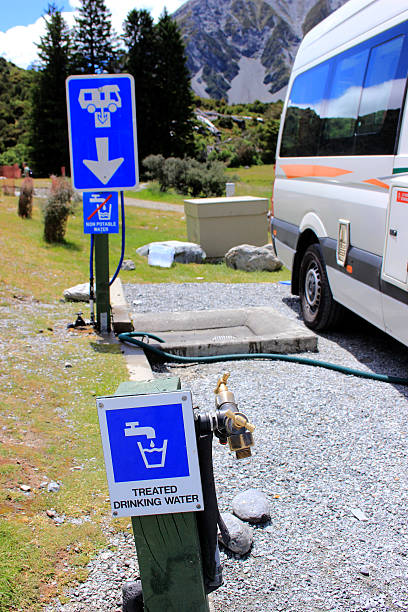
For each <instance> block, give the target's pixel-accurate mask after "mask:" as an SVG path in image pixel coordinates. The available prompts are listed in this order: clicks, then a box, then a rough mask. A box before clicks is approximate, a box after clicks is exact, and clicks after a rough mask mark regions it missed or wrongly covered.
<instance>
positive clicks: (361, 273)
mask: <svg viewBox="0 0 408 612" xmlns="http://www.w3.org/2000/svg"><path fill="white" fill-rule="evenodd" d="M407 68H408V2H407V0H350V1H349V2H348V3H347V4H345V5H344V6H343V7H341V8H340V9H339V10H337V11H336V12H335V13H333V14H331V15H330V16H329V17H328V18H327V19H325V20H324V21H322V22H321V23H319V24H318V25H317V26H316V27H315V28H314V29H313V30H312V31H310V32H309V33H308V34H307V35H306V36H305V38H304V40H303V42H302V43H301V45H300V47H299V51H298V54H297V56H296V60H295V63H294V66H293V70H292V74H291V77H290V81H289V86H288V94H287V99H286V102H285V105H284V109H283V114H282V121H281V127H280V133H279V138H278V144H277V158H276V179H275V184H274V193H273V210H272V221H271V232H272V236H273V239H274V242H275V246H276V250H277V252H278V255H279V257H280V258H281V259H282V260H283V262H284V263H285V265H286V266H287V267H288V268H289V269H291V270H292V293H294V294H296V295H299V296H300V302H301V308H302V314H303V318H304V320H305V323H306V325H308V327H310V328H312V329H315V330H324V329H329V328H330V327H332V326H334V325H335V324H336V323H338V321H339V318H340V315H342V314H343V315H344V312H345V310H344V308H342V306H346V307H347V308H348V309H350V310H352V311H354V312H356V313H357V314H359V315H360V316H362V317H364V318H365V319H367V320H368V321H370V322H371V323H373V324H374V325H376V326H377V327H379V328H380V329H382V330H385V331H386V332H388V333H389V334H390V335H392V336H393V337H395V338H397V339H398V340H400V341H401V342H403V343H404V344H406V345H408V110H407V104H406V88H407Z"/></svg>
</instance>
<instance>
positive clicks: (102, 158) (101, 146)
mask: <svg viewBox="0 0 408 612" xmlns="http://www.w3.org/2000/svg"><path fill="white" fill-rule="evenodd" d="M95 144H96V155H97V158H98V159H97V160H94V159H83V160H82V161H83V163H84V164H85V166H86V167H87V168H88V170H90V171H91V172H92V173H93V174H94V175H95V176H96V178H98V179H99V180H100V181H101V183H103V184H104V185H106V183H108V182H109V181H110V179H111V178H112V176H113V175H114V174H115V172H116V170H117V169H118V168H119V166H120V165H121V164H122V163H123V161H124V158H123V157H118V158H117V159H109V139H108V138H95Z"/></svg>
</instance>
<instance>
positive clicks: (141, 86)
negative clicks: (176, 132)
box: [123, 9, 159, 160]
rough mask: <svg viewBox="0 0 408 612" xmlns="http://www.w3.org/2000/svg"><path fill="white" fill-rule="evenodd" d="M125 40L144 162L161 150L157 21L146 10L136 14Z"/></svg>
mask: <svg viewBox="0 0 408 612" xmlns="http://www.w3.org/2000/svg"><path fill="white" fill-rule="evenodd" d="M123 40H124V42H125V45H126V47H127V53H126V54H125V57H124V70H125V72H128V73H129V74H132V75H133V76H134V79H135V95H136V114H137V147H138V153H139V159H140V160H143V159H144V158H145V157H147V156H148V155H149V154H150V153H152V152H157V151H158V150H159V144H158V143H157V139H158V135H157V133H156V131H157V130H156V123H155V117H154V114H153V112H152V110H153V105H152V102H151V101H152V99H153V98H154V97H155V96H157V95H158V91H156V90H157V86H156V79H155V76H156V75H155V73H156V64H157V49H156V47H157V45H156V36H155V30H154V25H153V19H152V17H151V16H150V13H149V12H148V11H146V10H141V11H138V10H136V9H134V10H132V11H131V12H130V13H129V14H128V16H127V18H126V21H125V23H124V34H123Z"/></svg>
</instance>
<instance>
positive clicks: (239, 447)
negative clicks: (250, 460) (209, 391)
mask: <svg viewBox="0 0 408 612" xmlns="http://www.w3.org/2000/svg"><path fill="white" fill-rule="evenodd" d="M229 376H230V373H229V372H224V374H223V375H222V376H221V378H220V379H219V380H218V383H217V386H216V387H215V389H214V393H215V396H216V397H215V405H216V408H217V411H219V414H220V415H222V426H221V428H220V429H219V431H221V432H222V433H221V435H219V436H218V437H219V438H220V442H221V443H222V444H225V443H226V442H227V440H228V445H229V448H230V450H231V451H232V452H234V453H235V454H236V457H237V459H243V458H244V457H250V456H251V446H253V445H254V438H253V435H252V432H253V431H254V430H255V427H254V425H252V423H250V422H249V420H248V419H247V417H246V416H245V414H243V413H242V412H239V411H238V406H237V403H236V401H235V397H234V394H233V393H232V391H230V390H229V389H228V386H227V381H228V378H229Z"/></svg>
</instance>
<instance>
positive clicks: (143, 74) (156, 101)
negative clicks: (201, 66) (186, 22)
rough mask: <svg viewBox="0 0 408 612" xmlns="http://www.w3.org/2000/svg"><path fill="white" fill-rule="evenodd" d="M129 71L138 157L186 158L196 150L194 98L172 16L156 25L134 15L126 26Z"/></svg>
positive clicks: (147, 17)
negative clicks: (134, 92) (134, 108)
mask: <svg viewBox="0 0 408 612" xmlns="http://www.w3.org/2000/svg"><path fill="white" fill-rule="evenodd" d="M123 40H124V42H125V45H126V47H127V52H126V54H125V64H124V68H125V70H126V71H127V72H129V73H130V74H132V75H133V76H134V78H135V89H136V112H137V126H138V148H139V158H140V160H143V159H144V158H145V157H147V156H148V155H150V154H162V155H163V156H164V157H170V156H175V157H183V156H184V155H185V154H188V153H189V152H190V151H191V147H192V140H193V137H192V134H193V123H192V112H193V111H192V109H193V94H192V91H191V86H190V76H189V73H188V69H187V66H186V56H185V48H184V43H183V40H182V38H181V34H180V32H179V29H178V26H177V24H176V22H175V21H173V20H172V19H171V17H169V15H168V14H167V12H164V14H163V15H162V16H161V18H160V20H159V22H158V23H157V25H153V20H152V18H151V16H150V14H149V13H148V12H147V11H145V10H141V11H137V10H133V11H131V12H130V13H129V15H128V17H127V19H126V21H125V34H124V36H123Z"/></svg>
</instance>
